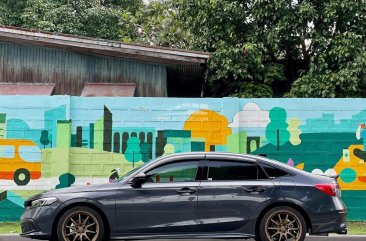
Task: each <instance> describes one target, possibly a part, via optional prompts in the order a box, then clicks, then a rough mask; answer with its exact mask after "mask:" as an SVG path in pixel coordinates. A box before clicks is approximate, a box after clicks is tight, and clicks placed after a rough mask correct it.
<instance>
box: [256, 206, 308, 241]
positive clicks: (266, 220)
mask: <svg viewBox="0 0 366 241" xmlns="http://www.w3.org/2000/svg"><path fill="white" fill-rule="evenodd" d="M305 235H306V223H305V220H304V218H303V217H302V215H301V214H300V213H299V212H298V211H297V210H295V209H293V208H290V207H285V206H284V207H276V208H273V209H271V210H270V211H268V212H267V213H266V214H265V215H264V216H263V218H262V220H261V222H260V226H259V235H258V240H262V241H287V240H293V241H304V240H305Z"/></svg>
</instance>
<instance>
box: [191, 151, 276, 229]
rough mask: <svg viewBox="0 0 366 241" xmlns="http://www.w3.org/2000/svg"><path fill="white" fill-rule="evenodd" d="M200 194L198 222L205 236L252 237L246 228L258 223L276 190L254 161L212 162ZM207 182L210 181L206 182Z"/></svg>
mask: <svg viewBox="0 0 366 241" xmlns="http://www.w3.org/2000/svg"><path fill="white" fill-rule="evenodd" d="M206 163H207V166H208V167H207V169H205V172H204V175H207V178H205V177H202V182H201V185H200V188H199V190H198V220H199V232H201V233H211V232H218V233H225V232H227V233H240V234H249V233H251V232H252V231H251V229H253V227H247V226H246V224H247V223H248V222H249V221H250V220H252V219H256V217H257V215H258V209H259V207H260V205H261V204H263V203H264V202H265V201H266V200H267V197H268V195H269V194H270V193H271V191H272V190H273V183H272V182H271V180H269V179H268V177H267V176H266V174H265V173H264V172H263V170H262V169H261V167H260V166H259V165H258V163H257V162H256V161H254V160H246V161H245V160H240V159H238V160H235V158H234V159H228V158H220V159H209V160H207V161H206ZM205 179H206V180H205Z"/></svg>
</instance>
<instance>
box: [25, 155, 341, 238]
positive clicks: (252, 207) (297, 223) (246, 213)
mask: <svg viewBox="0 0 366 241" xmlns="http://www.w3.org/2000/svg"><path fill="white" fill-rule="evenodd" d="M340 196H341V191H340V189H339V187H338V185H337V182H336V180H335V179H334V178H331V177H326V176H317V175H314V174H310V173H307V172H304V171H301V170H298V169H296V168H293V167H290V166H287V165H284V164H282V163H280V162H277V161H273V160H270V159H267V158H265V157H261V156H254V155H240V154H230V153H215V152H207V153H205V152H201V153H200V152H197V153H181V154H174V155H170V156H165V157H161V158H158V159H156V160H154V161H151V162H148V163H146V164H145V165H143V166H140V167H138V168H137V169H135V170H133V171H131V172H130V173H127V174H126V175H124V176H123V177H121V178H120V179H118V180H116V181H115V182H114V183H111V184H103V185H91V186H85V187H72V188H64V189H58V190H53V191H49V192H45V193H42V194H39V195H37V196H34V197H32V198H30V199H28V200H27V201H26V202H25V208H26V209H25V212H24V214H23V215H22V217H21V226H22V234H21V236H23V237H28V238H34V239H52V240H57V239H58V240H60V241H101V240H109V239H112V240H118V239H122V240H128V239H159V238H173V239H174V238H186V239H188V238H189V239H195V238H197V239H198V238H228V239H231V238H239V239H247V238H255V239H256V240H263V241H269V240H272V241H282V240H296V241H302V240H304V239H305V235H306V233H310V234H328V233H339V234H345V233H347V229H346V207H345V205H344V204H343V202H342V200H341V198H340Z"/></svg>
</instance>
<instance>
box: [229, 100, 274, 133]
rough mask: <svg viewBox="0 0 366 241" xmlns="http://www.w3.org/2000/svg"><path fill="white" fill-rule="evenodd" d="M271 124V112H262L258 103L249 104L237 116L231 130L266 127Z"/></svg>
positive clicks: (231, 124) (230, 125)
mask: <svg viewBox="0 0 366 241" xmlns="http://www.w3.org/2000/svg"><path fill="white" fill-rule="evenodd" d="M268 123H269V112H268V111H265V110H261V108H260V107H259V106H258V105H257V104H256V103H247V104H245V105H244V107H243V110H242V111H239V112H238V113H236V114H235V116H234V118H233V122H232V123H230V124H229V127H231V128H240V127H262V128H264V127H266V126H267V124H268Z"/></svg>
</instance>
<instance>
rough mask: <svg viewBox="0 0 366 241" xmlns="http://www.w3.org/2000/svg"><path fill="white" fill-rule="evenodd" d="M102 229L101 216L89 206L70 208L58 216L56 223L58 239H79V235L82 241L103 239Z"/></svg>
mask: <svg viewBox="0 0 366 241" xmlns="http://www.w3.org/2000/svg"><path fill="white" fill-rule="evenodd" d="M104 231H105V227H104V224H103V219H102V217H101V216H100V214H99V213H98V212H97V211H95V210H94V209H92V208H89V207H82V206H80V207H74V208H71V209H70V210H68V211H66V212H65V213H64V214H63V215H62V216H61V217H60V220H59V221H58V224H57V238H58V240H59V241H74V240H75V241H81V236H83V239H82V240H83V241H87V240H90V241H103V240H104ZM76 236H77V237H76ZM85 236H87V237H88V238H86V237H85Z"/></svg>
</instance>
